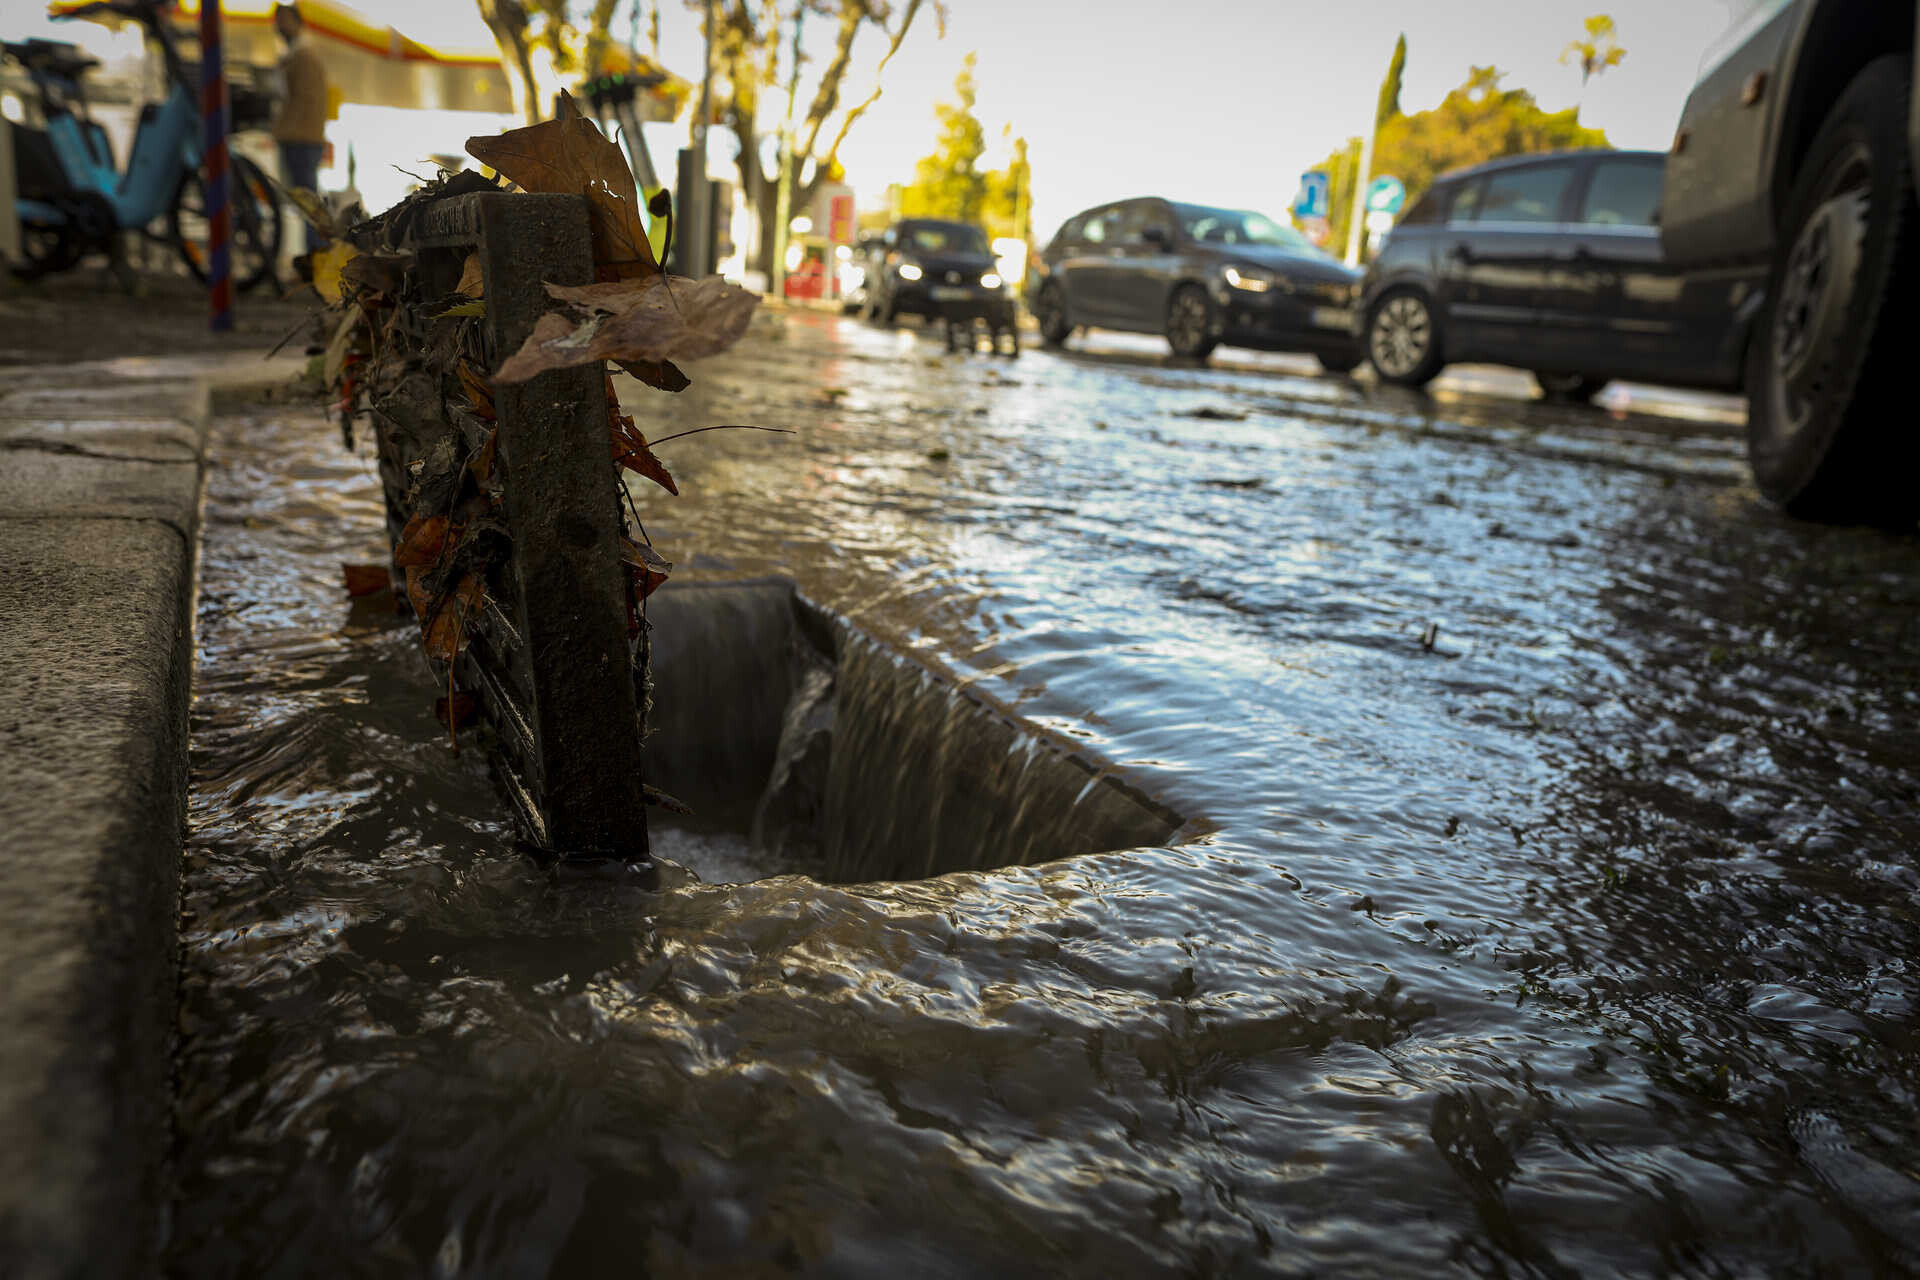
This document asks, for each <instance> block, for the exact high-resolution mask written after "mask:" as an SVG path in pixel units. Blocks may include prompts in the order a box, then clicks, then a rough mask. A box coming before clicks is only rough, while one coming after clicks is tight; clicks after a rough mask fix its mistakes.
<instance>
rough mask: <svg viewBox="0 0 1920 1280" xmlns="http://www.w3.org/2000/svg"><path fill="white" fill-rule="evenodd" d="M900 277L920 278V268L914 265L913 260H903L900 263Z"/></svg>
mask: <svg viewBox="0 0 1920 1280" xmlns="http://www.w3.org/2000/svg"><path fill="white" fill-rule="evenodd" d="M900 278H901V279H902V280H918V279H919V278H920V268H919V267H916V266H914V265H913V264H912V263H911V262H903V263H901V264H900Z"/></svg>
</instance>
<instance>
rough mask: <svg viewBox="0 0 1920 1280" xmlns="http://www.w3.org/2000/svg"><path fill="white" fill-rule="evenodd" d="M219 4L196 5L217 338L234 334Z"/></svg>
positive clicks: (205, 0)
mask: <svg viewBox="0 0 1920 1280" xmlns="http://www.w3.org/2000/svg"><path fill="white" fill-rule="evenodd" d="M220 36H221V30H220V0H202V3H201V5H200V114H201V116H202V118H203V121H204V127H205V130H206V135H205V141H206V145H205V148H204V151H205V155H204V158H203V159H202V161H201V163H202V164H203V165H204V173H205V177H206V191H207V309H208V311H209V313H210V320H211V323H212V326H213V329H214V332H216V333H225V332H227V331H228V330H230V329H232V328H233V250H232V246H233V211H232V208H231V207H230V205H229V203H228V200H227V183H228V168H227V73H226V68H225V66H224V61H225V58H224V54H223V53H222V51H221V48H220Z"/></svg>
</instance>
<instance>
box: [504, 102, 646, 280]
mask: <svg viewBox="0 0 1920 1280" xmlns="http://www.w3.org/2000/svg"><path fill="white" fill-rule="evenodd" d="M467 154H468V155H471V156H472V157H473V158H474V159H476V160H478V161H480V163H482V164H484V165H489V166H491V167H492V168H494V169H496V170H498V171H499V172H500V173H502V174H504V175H505V176H506V177H508V178H510V179H511V180H513V181H514V182H515V183H518V184H519V185H520V186H521V187H522V188H524V189H526V190H528V191H539V192H553V193H558V194H563V195H585V196H586V197H587V212H588V216H589V218H590V219H591V221H592V224H593V260H594V265H595V266H596V267H598V268H599V270H600V275H601V276H602V278H604V279H610V280H627V279H632V278H634V277H654V278H658V276H659V275H660V267H659V265H658V264H657V263H656V262H655V261H654V259H653V248H652V246H651V245H649V244H648V243H647V230H646V228H645V227H644V226H643V225H641V222H640V196H639V193H638V192H637V191H635V190H634V185H633V170H631V169H629V168H628V167H627V158H626V157H625V156H623V155H622V154H620V148H619V147H617V146H615V145H614V144H613V143H612V142H610V141H609V140H608V139H607V137H606V135H605V134H603V133H601V132H600V127H599V126H598V125H596V124H594V123H593V121H591V120H589V119H587V118H586V117H585V116H583V115H581V114H580V109H579V108H578V107H576V106H574V105H573V99H572V98H571V97H570V96H568V95H567V94H566V93H565V91H562V93H561V108H560V118H559V119H557V120H545V121H542V122H541V123H539V124H535V125H528V126H527V127H526V128H524V129H509V130H508V131H507V132H505V133H503V134H500V135H498V136H497V137H492V138H468V139H467Z"/></svg>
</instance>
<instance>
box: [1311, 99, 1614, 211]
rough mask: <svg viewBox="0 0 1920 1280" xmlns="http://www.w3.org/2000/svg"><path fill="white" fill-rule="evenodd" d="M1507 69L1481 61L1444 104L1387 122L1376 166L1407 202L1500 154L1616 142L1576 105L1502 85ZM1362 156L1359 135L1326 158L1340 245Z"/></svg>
mask: <svg viewBox="0 0 1920 1280" xmlns="http://www.w3.org/2000/svg"><path fill="white" fill-rule="evenodd" d="M1502 75H1503V73H1502V72H1501V71H1499V70H1498V69H1497V68H1495V67H1474V68H1473V69H1472V70H1471V71H1470V72H1469V73H1468V75H1467V79H1466V83H1464V84H1462V85H1461V86H1460V87H1459V88H1457V89H1455V90H1453V91H1452V92H1451V93H1449V94H1447V96H1446V97H1445V98H1444V99H1443V100H1442V101H1441V103H1440V105H1439V106H1437V107H1434V108H1432V109H1431V110H1428V111H1416V112H1414V113H1413V114H1412V115H1398V116H1395V117H1393V118H1392V119H1390V120H1388V121H1386V123H1384V124H1382V125H1381V126H1380V129H1379V132H1378V134H1377V135H1376V136H1375V138H1374V144H1373V172H1374V173H1375V174H1376V175H1378V174H1392V175H1393V176H1394V177H1396V178H1398V179H1400V181H1402V182H1403V183H1405V184H1406V187H1407V204H1408V205H1412V204H1413V202H1414V201H1416V200H1418V199H1419V198H1420V197H1421V195H1423V194H1424V193H1425V192H1426V190H1427V188H1428V187H1431V186H1432V185H1433V180H1434V179H1435V178H1437V177H1439V176H1440V175H1441V174H1443V173H1446V172H1447V171H1448V170H1451V169H1458V168H1462V167H1464V166H1466V165H1471V164H1479V163H1480V162H1481V161H1483V160H1496V159H1498V158H1500V157H1501V156H1516V155H1529V154H1532V153H1535V152H1541V151H1565V150H1570V149H1573V148H1577V147H1604V146H1607V145H1609V144H1608V142H1607V135H1606V134H1605V133H1603V132H1601V131H1600V130H1598V129H1589V128H1586V127H1585V126H1584V125H1582V124H1581V123H1580V121H1579V118H1578V114H1579V113H1578V109H1577V108H1569V109H1567V110H1565V111H1543V110H1541V109H1540V105H1539V103H1537V102H1535V101H1534V97H1533V95H1532V94H1531V93H1528V92H1527V91H1526V90H1525V89H1502V88H1501V87H1500V81H1501V79H1502ZM1359 163H1360V139H1358V138H1350V139H1348V141H1347V145H1346V146H1345V147H1343V148H1341V149H1339V150H1337V151H1335V152H1334V153H1333V154H1332V155H1329V156H1328V157H1327V158H1326V160H1325V161H1323V162H1322V163H1321V165H1320V167H1321V168H1323V169H1326V170H1327V171H1328V172H1329V173H1331V174H1332V175H1333V193H1332V201H1331V204H1332V208H1331V218H1330V221H1331V222H1332V224H1333V227H1334V238H1333V243H1334V244H1344V243H1345V241H1346V228H1347V225H1348V219H1349V217H1350V216H1351V214H1352V205H1353V171H1354V167H1355V166H1357V165H1358V164H1359ZM1343 175H1344V176H1345V179H1346V181H1345V182H1344V183H1343V182H1342V181H1341V178H1342V176H1343Z"/></svg>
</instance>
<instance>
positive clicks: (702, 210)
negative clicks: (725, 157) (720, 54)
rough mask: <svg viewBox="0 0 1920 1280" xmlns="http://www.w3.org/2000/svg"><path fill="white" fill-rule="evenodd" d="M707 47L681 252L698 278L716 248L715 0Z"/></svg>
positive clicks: (710, 9)
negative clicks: (711, 124)
mask: <svg viewBox="0 0 1920 1280" xmlns="http://www.w3.org/2000/svg"><path fill="white" fill-rule="evenodd" d="M705 36H706V49H705V56H704V58H703V59H702V62H703V65H702V66H701V68H700V109H699V113H698V114H697V115H695V116H694V118H693V190H691V191H689V192H687V193H686V208H685V209H683V210H682V211H681V219H680V220H681V224H682V225H681V228H680V236H681V241H680V243H681V244H682V245H683V246H684V247H685V248H686V250H687V252H685V253H683V254H681V255H680V261H681V262H682V263H684V264H685V266H686V269H687V274H688V275H690V276H692V277H693V278H694V279H696V280H699V279H701V278H703V277H705V276H706V275H707V274H708V273H709V272H711V270H712V269H713V264H712V263H710V262H708V261H707V257H708V255H709V253H710V252H711V251H712V248H713V243H712V240H713V211H712V210H711V209H709V208H707V191H708V187H707V119H708V117H710V116H711V115H712V114H713V0H706V24H705Z"/></svg>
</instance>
